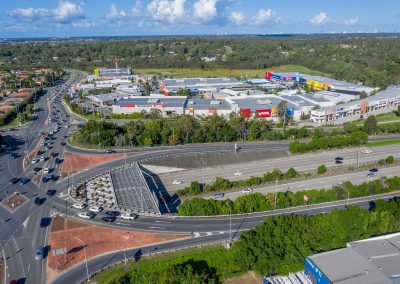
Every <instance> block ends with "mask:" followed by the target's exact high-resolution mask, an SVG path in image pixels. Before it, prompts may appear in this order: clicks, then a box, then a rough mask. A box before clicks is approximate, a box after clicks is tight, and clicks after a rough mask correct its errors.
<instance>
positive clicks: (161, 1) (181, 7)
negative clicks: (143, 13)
mask: <svg viewBox="0 0 400 284" xmlns="http://www.w3.org/2000/svg"><path fill="white" fill-rule="evenodd" d="M185 3H186V0H152V1H151V2H149V3H148V4H147V11H148V12H149V14H150V17H151V18H152V19H153V20H155V21H157V22H166V23H170V24H173V23H175V22H179V21H183V18H184V17H185V13H186V11H185Z"/></svg>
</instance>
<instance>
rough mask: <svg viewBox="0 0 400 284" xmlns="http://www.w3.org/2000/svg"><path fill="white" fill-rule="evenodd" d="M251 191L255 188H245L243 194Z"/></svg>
mask: <svg viewBox="0 0 400 284" xmlns="http://www.w3.org/2000/svg"><path fill="white" fill-rule="evenodd" d="M250 192H253V190H252V189H251V188H245V189H243V190H242V193H243V194H246V193H250Z"/></svg>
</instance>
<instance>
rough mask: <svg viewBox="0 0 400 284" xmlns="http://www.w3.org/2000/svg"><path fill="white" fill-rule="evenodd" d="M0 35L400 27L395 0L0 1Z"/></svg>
mask: <svg viewBox="0 0 400 284" xmlns="http://www.w3.org/2000/svg"><path fill="white" fill-rule="evenodd" d="M0 13H1V14H2V15H1V18H0V22H1V26H0V37H2V38H19V37H23V38H26V37H80V36H144V35H194V34H205V35H213V34H274V33H293V34H296V33H343V32H348V33H358V32H365V33H371V32H400V7H399V5H398V2H397V1H395V0H382V1H376V0H363V1H361V0H348V1H344V0H336V1H321V0H303V1H292V0H281V1H255V0H247V1H245V0H143V1H140V0H139V1H133V0H132V1H130V0H115V1H107V0H86V1H83V0H35V1H30V0H15V1H1V3H0Z"/></svg>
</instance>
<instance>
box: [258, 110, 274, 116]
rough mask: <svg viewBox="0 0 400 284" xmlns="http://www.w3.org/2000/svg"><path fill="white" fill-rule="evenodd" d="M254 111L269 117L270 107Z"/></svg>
mask: <svg viewBox="0 0 400 284" xmlns="http://www.w3.org/2000/svg"><path fill="white" fill-rule="evenodd" d="M256 113H257V114H258V116H259V117H264V118H268V117H271V115H272V110H271V109H257V110H256Z"/></svg>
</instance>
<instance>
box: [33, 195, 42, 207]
mask: <svg viewBox="0 0 400 284" xmlns="http://www.w3.org/2000/svg"><path fill="white" fill-rule="evenodd" d="M33 203H34V204H35V205H36V206H40V205H42V203H43V200H42V198H40V197H36V198H35V200H34V201H33Z"/></svg>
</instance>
